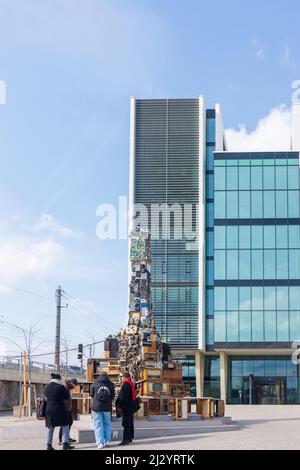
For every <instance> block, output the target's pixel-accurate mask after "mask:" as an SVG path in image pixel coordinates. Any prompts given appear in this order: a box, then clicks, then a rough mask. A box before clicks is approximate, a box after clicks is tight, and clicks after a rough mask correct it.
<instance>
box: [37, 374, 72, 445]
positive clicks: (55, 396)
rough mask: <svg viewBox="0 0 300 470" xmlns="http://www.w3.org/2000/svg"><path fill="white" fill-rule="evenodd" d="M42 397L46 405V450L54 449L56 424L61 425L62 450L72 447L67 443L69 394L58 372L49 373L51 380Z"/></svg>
mask: <svg viewBox="0 0 300 470" xmlns="http://www.w3.org/2000/svg"><path fill="white" fill-rule="evenodd" d="M44 397H45V399H46V400H47V406H46V420H45V421H46V427H47V428H48V432H47V450H54V448H53V446H52V443H53V434H54V429H55V428H56V427H57V426H62V441H63V450H70V449H74V446H71V445H70V443H69V411H68V409H69V405H70V394H69V392H68V390H67V389H66V387H65V386H64V384H63V382H62V380H61V376H60V375H59V374H51V381H50V383H49V384H48V385H46V388H45V390H44Z"/></svg>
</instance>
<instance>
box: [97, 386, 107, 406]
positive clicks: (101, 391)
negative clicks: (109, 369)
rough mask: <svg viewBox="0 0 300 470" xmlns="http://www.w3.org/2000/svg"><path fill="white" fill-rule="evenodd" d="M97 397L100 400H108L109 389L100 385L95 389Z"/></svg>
mask: <svg viewBox="0 0 300 470" xmlns="http://www.w3.org/2000/svg"><path fill="white" fill-rule="evenodd" d="M97 398H98V400H99V401H101V402H106V401H109V400H110V391H109V388H108V387H106V386H105V385H100V387H99V388H98V390H97Z"/></svg>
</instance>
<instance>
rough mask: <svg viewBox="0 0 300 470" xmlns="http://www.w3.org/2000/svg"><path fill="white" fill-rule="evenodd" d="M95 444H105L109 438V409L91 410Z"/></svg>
mask: <svg viewBox="0 0 300 470" xmlns="http://www.w3.org/2000/svg"><path fill="white" fill-rule="evenodd" d="M92 416H93V421H94V430H95V438H96V444H97V446H99V445H100V444H105V443H106V442H110V440H111V425H110V411H92Z"/></svg>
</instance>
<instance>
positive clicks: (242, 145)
mask: <svg viewBox="0 0 300 470" xmlns="http://www.w3.org/2000/svg"><path fill="white" fill-rule="evenodd" d="M291 117H292V116H291V111H290V109H288V108H287V107H286V106H285V105H280V106H277V107H276V108H273V109H271V111H270V113H269V114H268V115H267V116H266V117H264V118H262V119H260V120H259V121H258V124H257V126H256V129H255V130H254V131H252V132H248V131H247V128H246V126H245V124H240V126H239V130H235V129H232V128H229V129H227V130H226V131H225V133H226V140H227V146H228V150H230V151H260V150H261V151H268V150H271V151H272V150H274V151H280V150H290V149H291V138H292V137H291Z"/></svg>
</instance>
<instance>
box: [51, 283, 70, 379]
mask: <svg viewBox="0 0 300 470" xmlns="http://www.w3.org/2000/svg"><path fill="white" fill-rule="evenodd" d="M62 292H63V290H62V288H61V287H60V286H58V289H56V292H55V300H56V334H55V361H54V362H55V366H56V370H57V372H60V323H61V309H62V308H67V307H68V304H67V305H65V306H62V305H61V294H62Z"/></svg>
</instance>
